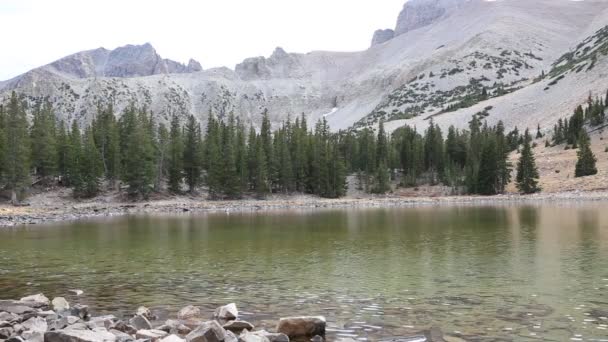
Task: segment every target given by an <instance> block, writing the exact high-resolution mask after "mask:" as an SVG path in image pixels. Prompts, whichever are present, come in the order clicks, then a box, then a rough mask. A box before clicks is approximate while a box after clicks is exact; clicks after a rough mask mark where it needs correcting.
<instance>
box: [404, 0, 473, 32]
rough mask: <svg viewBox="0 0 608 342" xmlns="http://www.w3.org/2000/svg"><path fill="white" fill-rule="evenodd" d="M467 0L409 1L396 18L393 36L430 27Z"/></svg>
mask: <svg viewBox="0 0 608 342" xmlns="http://www.w3.org/2000/svg"><path fill="white" fill-rule="evenodd" d="M466 1H467V0H410V1H408V2H406V3H405V5H404V6H403V10H402V11H401V13H400V14H399V18H397V25H396V27H395V35H396V36H398V35H402V34H404V33H407V32H409V31H412V30H415V29H418V28H421V27H424V26H427V25H430V24H432V23H434V22H436V21H438V20H439V19H441V18H442V17H444V16H445V15H447V14H448V13H449V12H450V10H452V9H453V8H455V7H456V6H457V5H459V4H461V3H464V2H466Z"/></svg>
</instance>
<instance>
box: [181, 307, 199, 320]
mask: <svg viewBox="0 0 608 342" xmlns="http://www.w3.org/2000/svg"><path fill="white" fill-rule="evenodd" d="M200 318H201V310H200V309H199V308H197V307H195V306H192V305H188V306H186V307H185V308H182V309H181V310H179V312H178V313H177V319H182V320H189V319H200Z"/></svg>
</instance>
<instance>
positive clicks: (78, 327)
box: [63, 322, 91, 330]
mask: <svg viewBox="0 0 608 342" xmlns="http://www.w3.org/2000/svg"><path fill="white" fill-rule="evenodd" d="M90 329H91V328H90V327H89V326H88V325H87V324H86V323H85V322H78V323H74V324H70V325H68V326H67V327H65V328H63V330H90Z"/></svg>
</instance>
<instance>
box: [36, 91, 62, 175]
mask: <svg viewBox="0 0 608 342" xmlns="http://www.w3.org/2000/svg"><path fill="white" fill-rule="evenodd" d="M55 130H56V127H55V114H54V113H53V108H52V106H51V103H50V102H49V101H44V104H42V105H41V104H38V105H37V106H36V108H35V110H34V115H33V119H32V129H31V142H32V148H31V151H32V159H31V161H32V167H33V168H34V170H35V173H36V175H37V176H39V177H40V179H41V181H42V183H43V184H48V183H49V182H51V181H52V177H54V176H55V175H56V173H57V156H58V155H57V142H56V132H55Z"/></svg>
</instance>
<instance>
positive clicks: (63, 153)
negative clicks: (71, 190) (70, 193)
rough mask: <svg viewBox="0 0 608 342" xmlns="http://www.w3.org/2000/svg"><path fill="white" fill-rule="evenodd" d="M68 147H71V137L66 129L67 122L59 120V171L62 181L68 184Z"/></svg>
mask: <svg viewBox="0 0 608 342" xmlns="http://www.w3.org/2000/svg"><path fill="white" fill-rule="evenodd" d="M68 149H69V138H68V133H67V131H66V127H65V123H64V122H63V121H61V122H59V127H58V129H57V172H58V174H59V176H60V177H61V183H62V184H66V185H67V180H68V171H67V165H68V159H67V158H68Z"/></svg>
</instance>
